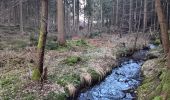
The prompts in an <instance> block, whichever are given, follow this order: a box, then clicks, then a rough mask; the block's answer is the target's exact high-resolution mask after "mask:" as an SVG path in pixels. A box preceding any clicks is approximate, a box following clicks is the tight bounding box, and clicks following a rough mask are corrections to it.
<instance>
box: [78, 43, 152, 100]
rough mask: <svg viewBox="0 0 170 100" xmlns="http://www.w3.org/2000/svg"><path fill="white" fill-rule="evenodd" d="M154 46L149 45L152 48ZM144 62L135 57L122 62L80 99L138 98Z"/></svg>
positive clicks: (110, 99) (82, 94)
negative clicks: (136, 90) (136, 93)
mask: <svg viewBox="0 0 170 100" xmlns="http://www.w3.org/2000/svg"><path fill="white" fill-rule="evenodd" d="M154 47H155V46H154V45H150V46H149V48H150V49H153V48H154ZM138 52H139V53H140V51H138ZM145 52H147V50H145ZM142 53H143V50H142ZM142 64H143V61H135V60H133V59H128V60H126V61H124V62H122V63H121V64H120V66H119V67H117V68H115V69H113V70H112V73H111V75H109V76H108V77H106V79H105V80H104V81H103V82H101V83H100V84H99V85H96V86H94V87H93V88H91V89H90V90H88V91H86V92H85V93H81V94H80V96H79V97H78V100H136V95H135V89H136V88H137V87H138V86H139V85H140V83H141V65H142Z"/></svg>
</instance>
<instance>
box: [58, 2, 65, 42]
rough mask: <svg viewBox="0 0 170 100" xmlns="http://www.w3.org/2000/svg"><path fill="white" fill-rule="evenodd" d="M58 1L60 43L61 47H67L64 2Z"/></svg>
mask: <svg viewBox="0 0 170 100" xmlns="http://www.w3.org/2000/svg"><path fill="white" fill-rule="evenodd" d="M56 1H57V16H58V17H57V23H58V24H57V26H58V28H57V29H58V42H59V44H60V45H65V30H64V5H63V0H56Z"/></svg>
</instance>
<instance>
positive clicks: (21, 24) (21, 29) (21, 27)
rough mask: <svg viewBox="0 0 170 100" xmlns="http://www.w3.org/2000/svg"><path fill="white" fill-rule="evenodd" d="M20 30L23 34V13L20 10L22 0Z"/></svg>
mask: <svg viewBox="0 0 170 100" xmlns="http://www.w3.org/2000/svg"><path fill="white" fill-rule="evenodd" d="M19 4H20V32H21V34H23V33H24V29H23V16H22V14H23V12H22V0H20V3H19Z"/></svg>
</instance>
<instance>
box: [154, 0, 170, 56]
mask: <svg viewBox="0 0 170 100" xmlns="http://www.w3.org/2000/svg"><path fill="white" fill-rule="evenodd" d="M155 8H156V12H157V16H158V21H159V24H160V29H161V38H162V45H163V48H164V53H165V54H166V55H167V54H168V52H169V35H168V27H167V23H166V18H165V14H164V13H163V9H162V6H161V1H160V0H155Z"/></svg>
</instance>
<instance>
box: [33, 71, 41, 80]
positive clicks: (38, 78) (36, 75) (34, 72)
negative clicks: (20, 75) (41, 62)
mask: <svg viewBox="0 0 170 100" xmlns="http://www.w3.org/2000/svg"><path fill="white" fill-rule="evenodd" d="M40 78H41V74H40V71H39V70H38V68H34V70H33V74H32V80H34V81H38V80H40Z"/></svg>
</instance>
